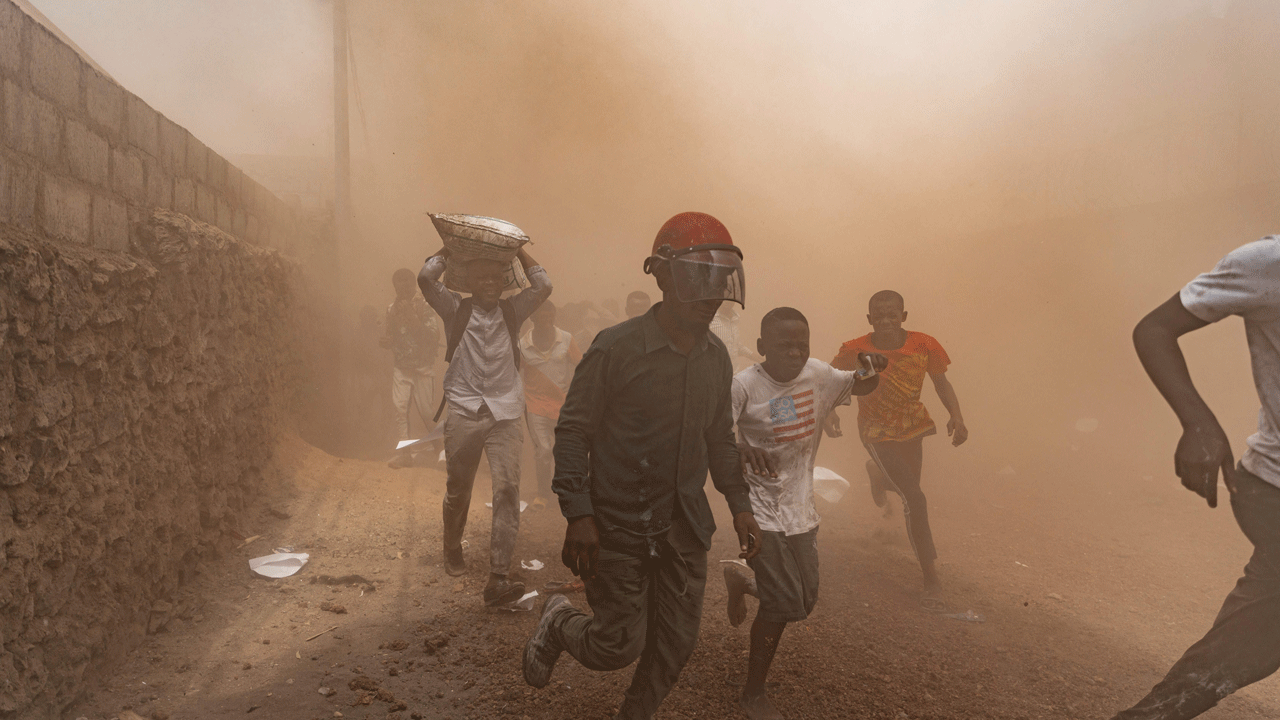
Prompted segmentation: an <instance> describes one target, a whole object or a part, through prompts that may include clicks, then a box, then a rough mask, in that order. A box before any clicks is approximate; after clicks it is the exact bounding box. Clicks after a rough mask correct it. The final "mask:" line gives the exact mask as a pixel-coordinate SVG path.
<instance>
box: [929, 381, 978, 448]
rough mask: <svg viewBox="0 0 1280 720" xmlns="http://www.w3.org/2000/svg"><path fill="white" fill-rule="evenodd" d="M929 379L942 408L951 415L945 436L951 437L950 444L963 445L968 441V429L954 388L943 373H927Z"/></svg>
mask: <svg viewBox="0 0 1280 720" xmlns="http://www.w3.org/2000/svg"><path fill="white" fill-rule="evenodd" d="M929 379H930V380H932V381H933V389H934V390H937V391H938V399H939V400H941V401H942V405H943V407H945V408H946V409H947V412H948V413H950V414H951V420H949V421H948V422H947V435H950V436H951V444H952V445H963V444H964V441H965V440H968V439H969V428H967V427H965V424H964V415H963V414H962V413H961V412H960V398H958V397H956V389H955V387H954V386H952V384H951V381H950V380H948V379H947V374H946V373H945V372H940V373H929Z"/></svg>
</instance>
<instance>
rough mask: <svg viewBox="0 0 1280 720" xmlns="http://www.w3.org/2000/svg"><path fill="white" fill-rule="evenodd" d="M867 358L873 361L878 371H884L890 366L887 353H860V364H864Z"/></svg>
mask: <svg viewBox="0 0 1280 720" xmlns="http://www.w3.org/2000/svg"><path fill="white" fill-rule="evenodd" d="M867 360H869V361H871V367H872V368H874V369H875V371H876V372H878V373H880V372H884V371H885V370H887V369H888V368H889V358H888V356H886V355H883V354H881V353H864V352H860V353H858V365H859V366H862V365H863V364H864V363H865V361H867Z"/></svg>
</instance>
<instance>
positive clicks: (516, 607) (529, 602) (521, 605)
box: [498, 590, 538, 612]
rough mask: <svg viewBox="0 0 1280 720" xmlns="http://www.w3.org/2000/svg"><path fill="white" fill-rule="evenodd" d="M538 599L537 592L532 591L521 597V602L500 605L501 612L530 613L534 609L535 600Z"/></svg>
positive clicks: (515, 601) (513, 601)
mask: <svg viewBox="0 0 1280 720" xmlns="http://www.w3.org/2000/svg"><path fill="white" fill-rule="evenodd" d="M536 597H538V591H537V590H530V591H529V592H527V593H525V594H524V595H523V596H521V597H520V599H519V600H512V601H511V602H509V603H507V604H506V605H499V606H498V609H500V610H509V611H511V612H528V611H529V610H532V609H533V600H534V598H536Z"/></svg>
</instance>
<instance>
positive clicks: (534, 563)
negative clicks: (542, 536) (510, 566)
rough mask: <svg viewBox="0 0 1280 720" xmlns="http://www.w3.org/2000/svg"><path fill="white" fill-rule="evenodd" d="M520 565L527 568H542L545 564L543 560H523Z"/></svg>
mask: <svg viewBox="0 0 1280 720" xmlns="http://www.w3.org/2000/svg"><path fill="white" fill-rule="evenodd" d="M520 567H522V568H524V569H525V570H541V569H542V568H543V565H542V561H541V560H521V561H520Z"/></svg>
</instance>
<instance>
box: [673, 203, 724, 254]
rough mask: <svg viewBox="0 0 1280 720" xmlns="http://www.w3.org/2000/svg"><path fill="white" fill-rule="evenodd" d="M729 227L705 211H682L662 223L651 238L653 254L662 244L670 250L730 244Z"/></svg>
mask: <svg viewBox="0 0 1280 720" xmlns="http://www.w3.org/2000/svg"><path fill="white" fill-rule="evenodd" d="M732 244H733V238H731V237H729V228H727V227H725V226H724V223H722V222H720V221H719V220H717V219H715V218H713V217H711V216H710V215H708V214H706V213H700V212H682V213H680V214H679V215H676V216H675V217H673V218H671V219H670V220H668V221H666V222H665V223H663V225H662V229H661V230H659V231H658V237H656V238H654V239H653V254H654V255H657V254H658V250H659V249H661V248H662V246H663V245H670V246H671V249H672V250H685V249H688V248H691V247H694V246H695V245H732Z"/></svg>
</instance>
